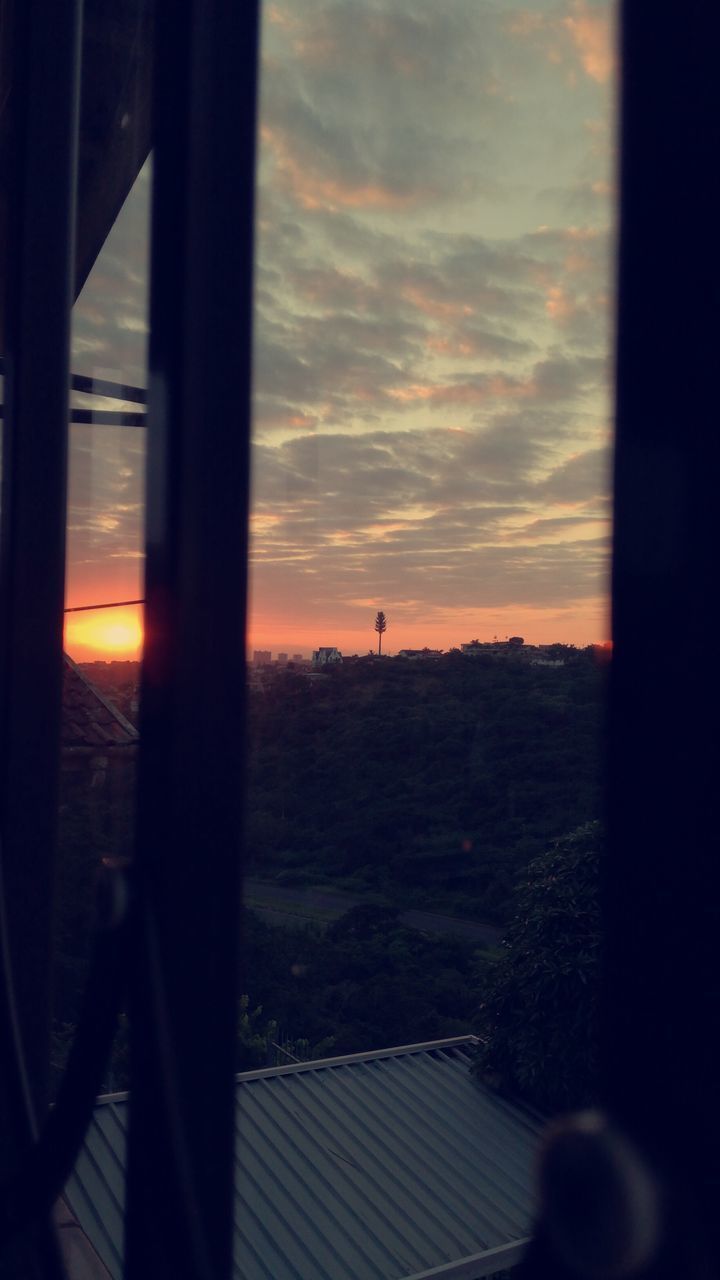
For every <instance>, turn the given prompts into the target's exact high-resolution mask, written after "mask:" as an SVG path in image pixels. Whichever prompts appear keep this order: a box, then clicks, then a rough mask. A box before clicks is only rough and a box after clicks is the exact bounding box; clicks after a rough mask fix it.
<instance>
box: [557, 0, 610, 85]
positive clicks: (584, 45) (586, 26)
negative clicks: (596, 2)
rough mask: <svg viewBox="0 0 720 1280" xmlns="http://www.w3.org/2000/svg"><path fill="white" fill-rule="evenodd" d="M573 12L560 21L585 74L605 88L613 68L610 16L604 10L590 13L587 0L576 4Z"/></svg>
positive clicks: (576, 0)
mask: <svg viewBox="0 0 720 1280" xmlns="http://www.w3.org/2000/svg"><path fill="white" fill-rule="evenodd" d="M572 8H573V12H572V13H571V14H568V16H567V17H566V18H563V20H562V25H563V27H564V28H565V30H566V31H567V32H568V33H569V35H570V38H571V40H572V42H573V44H574V45H575V48H576V50H577V52H578V54H579V55H580V61H581V63H582V66H583V70H584V71H585V73H586V74H587V75H588V76H590V78H591V80H596V81H597V83H598V84H606V83H607V81H608V80H609V79H610V77H611V75H612V73H613V68H614V64H615V57H614V50H613V46H612V39H611V28H610V14H609V12H608V10H606V9H602V10H601V9H590V8H589V7H588V5H587V2H586V0H575V2H574V4H573V6H572Z"/></svg>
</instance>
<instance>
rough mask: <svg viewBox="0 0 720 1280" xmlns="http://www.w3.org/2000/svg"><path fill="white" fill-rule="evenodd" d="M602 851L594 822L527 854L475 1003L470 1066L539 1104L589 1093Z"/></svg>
mask: <svg viewBox="0 0 720 1280" xmlns="http://www.w3.org/2000/svg"><path fill="white" fill-rule="evenodd" d="M599 854H600V825H599V823H597V822H591V823H587V824H586V825H585V826H582V827H579V828H578V829H577V830H576V831H573V832H572V834H571V835H568V836H565V837H564V838H563V839H561V840H557V841H555V843H554V844H553V846H552V847H551V849H550V850H549V851H548V852H547V853H545V854H543V855H542V856H541V857H539V858H536V859H534V861H533V862H531V863H530V865H529V867H528V869H527V873H526V877H525V879H524V881H523V883H522V885H521V886H520V888H519V889H518V891H517V902H516V910H515V915H514V918H513V920H512V923H511V925H510V927H509V929H508V931H507V934H506V937H505V939H504V943H503V947H504V954H503V955H502V957H501V959H500V960H499V962H498V963H497V965H496V967H495V970H494V973H493V974H492V976H491V977H490V979H489V983H488V985H487V986H486V994H485V999H484V1001H483V1004H482V1005H481V1007H480V1017H479V1026H478V1034H479V1035H480V1037H481V1038H482V1040H483V1042H484V1043H483V1047H482V1049H481V1050H480V1052H479V1057H478V1061H477V1063H476V1067H475V1070H476V1072H477V1073H478V1074H479V1075H480V1076H481V1077H482V1078H483V1079H485V1080H486V1081H487V1082H488V1083H492V1084H495V1085H496V1086H497V1087H499V1088H501V1089H502V1090H504V1091H507V1092H511V1093H515V1094H518V1095H520V1096H521V1097H522V1098H525V1099H526V1100H527V1101H528V1102H531V1103H533V1104H534V1105H535V1106H537V1107H539V1108H540V1109H541V1110H546V1111H557V1110H563V1109H566V1108H570V1107H582V1106H587V1105H589V1104H591V1103H592V1102H593V1101H594V1095H595V1087H596V1062H597V1003H598V976H599V951H600V911H599V900H598V898H599V894H598V867H599Z"/></svg>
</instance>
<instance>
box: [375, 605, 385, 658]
mask: <svg viewBox="0 0 720 1280" xmlns="http://www.w3.org/2000/svg"><path fill="white" fill-rule="evenodd" d="M375 630H376V631H377V633H378V656H379V655H380V654H381V653H382V638H383V636H384V634H385V632H386V631H387V618H386V617H385V614H384V613H383V611H382V609H381V610H380V611H379V613H378V616H377V618H376V619H375Z"/></svg>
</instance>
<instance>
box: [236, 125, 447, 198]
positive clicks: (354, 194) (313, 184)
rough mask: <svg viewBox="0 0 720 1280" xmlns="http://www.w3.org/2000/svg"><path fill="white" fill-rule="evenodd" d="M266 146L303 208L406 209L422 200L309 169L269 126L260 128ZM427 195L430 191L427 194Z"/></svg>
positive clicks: (279, 134)
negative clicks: (344, 180)
mask: <svg viewBox="0 0 720 1280" xmlns="http://www.w3.org/2000/svg"><path fill="white" fill-rule="evenodd" d="M260 138H261V142H262V143H263V145H264V146H266V147H268V148H269V149H270V151H271V152H272V155H273V160H274V162H275V169H276V172H277V174H278V176H279V178H280V180H281V182H282V183H283V185H284V186H285V187H287V189H288V190H289V191H290V192H291V193H292V195H293V196H294V197H295V199H296V200H297V201H298V203H299V204H300V205H301V207H302V208H303V209H310V210H313V209H324V210H327V211H328V212H330V213H333V212H335V211H336V210H337V209H338V208H345V209H405V208H407V207H408V206H410V205H412V204H414V203H416V202H417V201H418V200H419V199H421V193H419V192H412V193H401V192H397V191H391V190H389V188H388V187H384V186H382V184H381V183H372V182H366V183H362V182H360V183H348V182H342V181H341V179H339V178H335V177H330V176H327V175H324V174H321V173H319V172H317V171H314V170H312V169H309V168H305V167H304V166H303V164H302V163H301V162H300V161H299V159H298V158H297V156H295V155H293V153H292V151H291V149H290V146H289V144H288V141H287V139H286V138H285V137H284V136H283V134H282V133H281V132H280V131H279V130H277V129H272V128H271V127H270V126H269V125H263V126H262V127H261V129H260ZM424 194H427V193H424Z"/></svg>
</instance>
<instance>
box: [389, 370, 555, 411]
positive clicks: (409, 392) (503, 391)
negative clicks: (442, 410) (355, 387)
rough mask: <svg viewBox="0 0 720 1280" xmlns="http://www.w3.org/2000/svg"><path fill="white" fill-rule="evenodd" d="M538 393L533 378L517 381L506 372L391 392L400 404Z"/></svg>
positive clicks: (478, 400) (468, 401) (460, 401)
mask: <svg viewBox="0 0 720 1280" xmlns="http://www.w3.org/2000/svg"><path fill="white" fill-rule="evenodd" d="M534 394H535V388H534V385H533V384H532V383H530V382H514V381H512V379H510V378H505V377H504V376H503V375H502V374H496V375H495V376H494V377H491V378H487V379H486V380H485V381H484V382H456V383H450V384H445V385H443V384H440V385H437V386H432V385H427V384H423V383H416V384H414V385H413V386H409V387H393V388H391V389H390V390H389V391H388V392H387V395H388V396H390V398H391V399H392V400H396V401H398V402H399V403H400V404H414V403H418V402H419V401H423V400H425V401H428V402H430V403H431V404H481V403H483V402H484V401H485V400H490V399H492V398H493V397H495V396H497V397H503V398H507V397H514V398H521V397H523V396H530V395H534Z"/></svg>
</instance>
